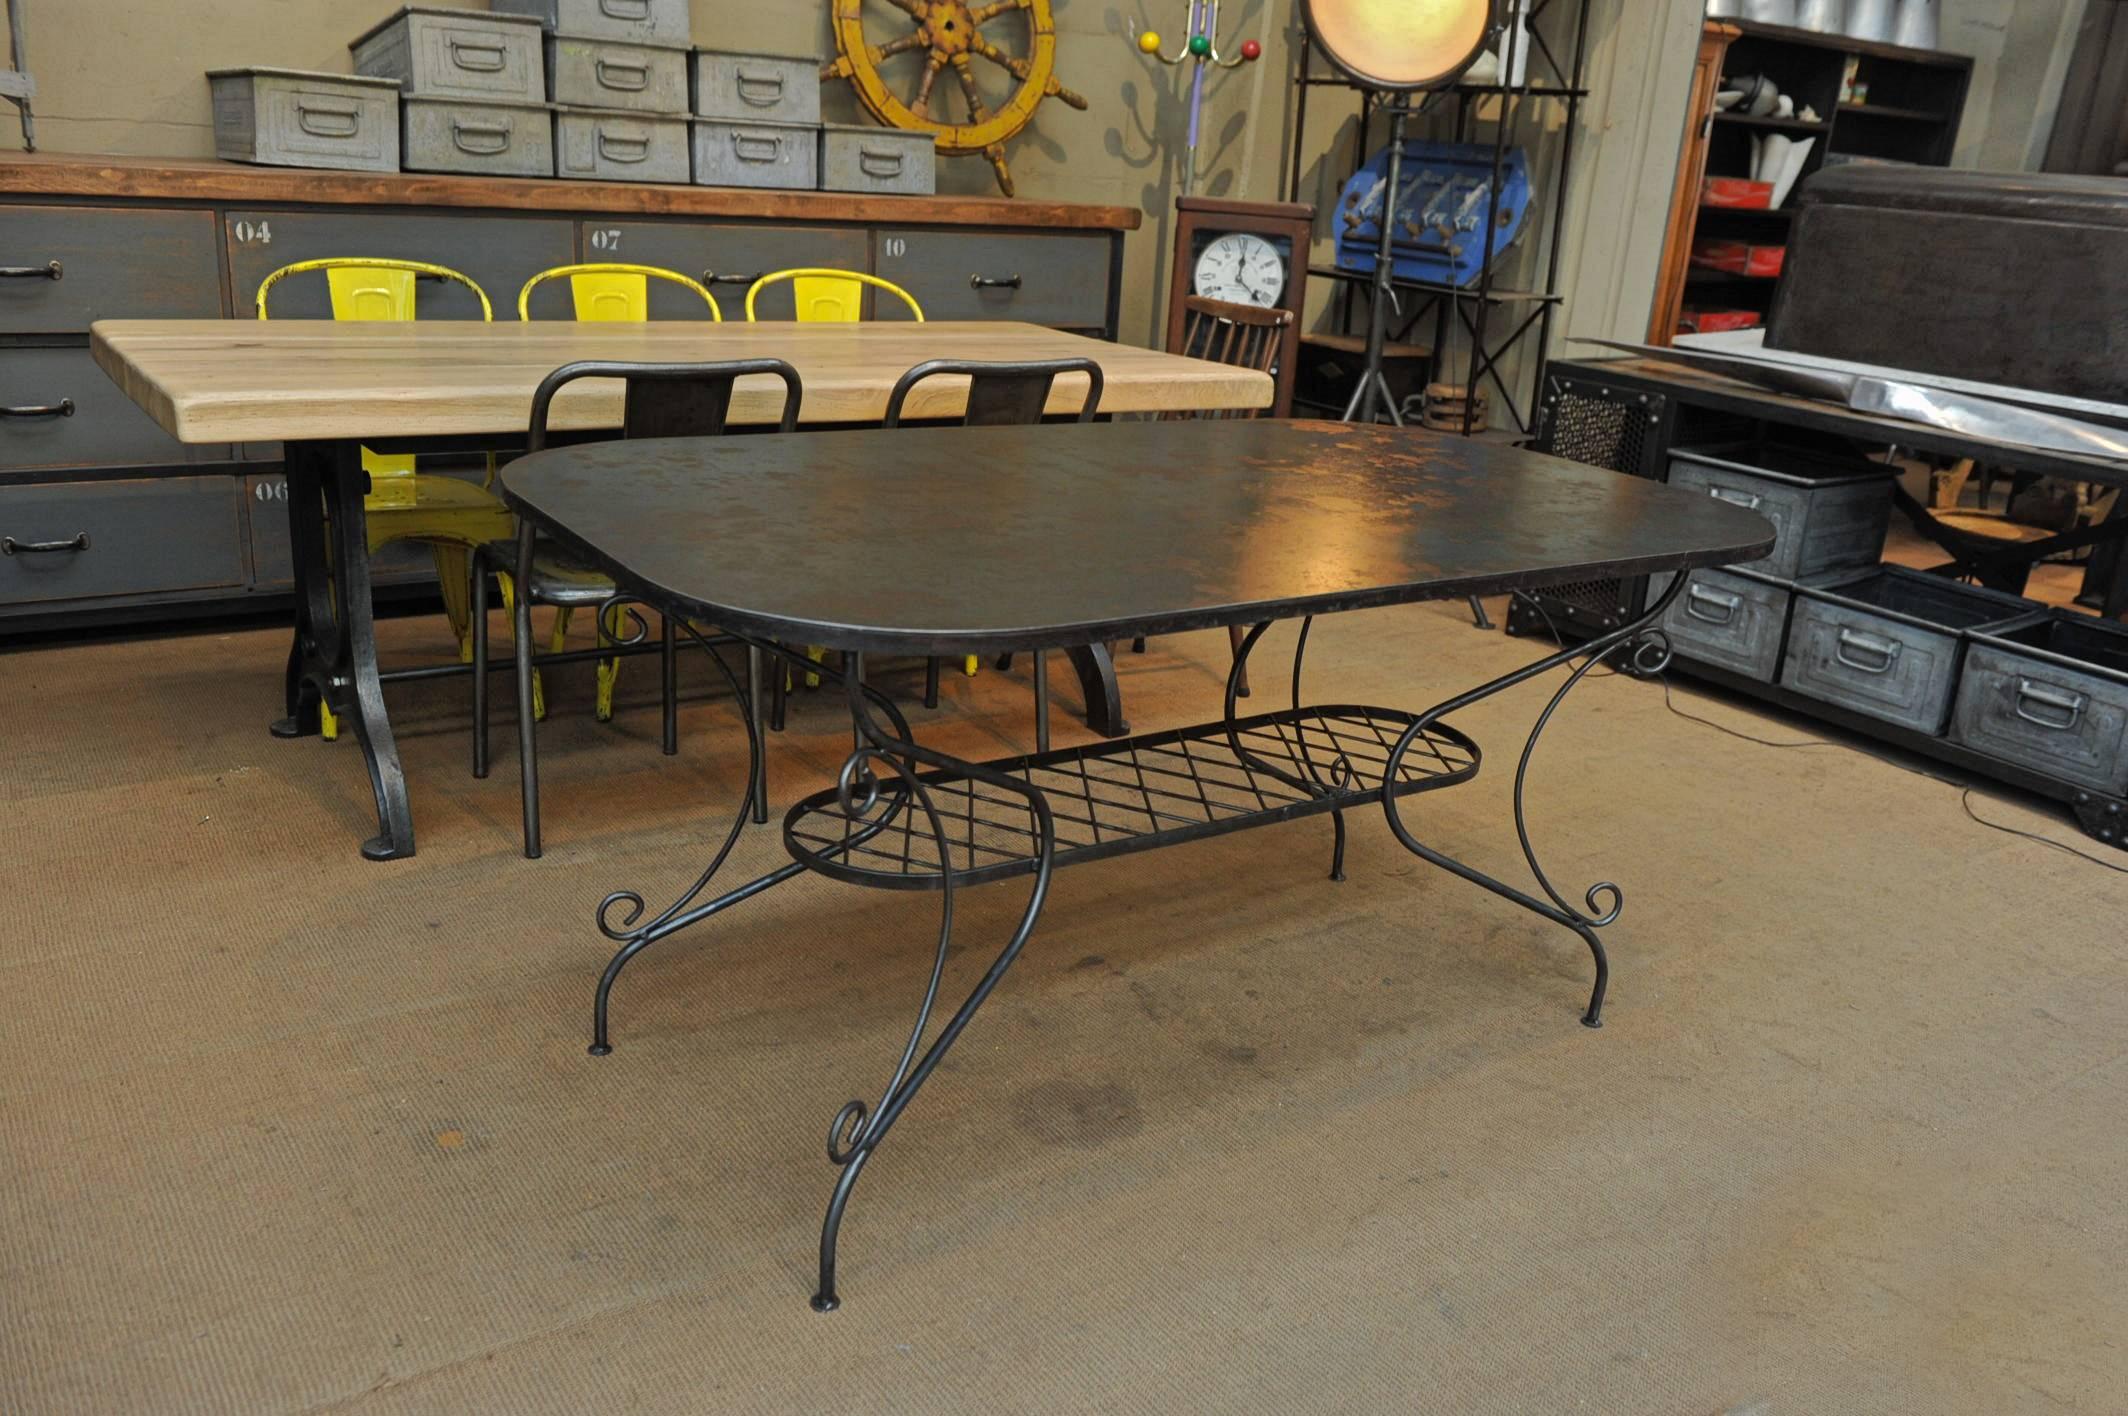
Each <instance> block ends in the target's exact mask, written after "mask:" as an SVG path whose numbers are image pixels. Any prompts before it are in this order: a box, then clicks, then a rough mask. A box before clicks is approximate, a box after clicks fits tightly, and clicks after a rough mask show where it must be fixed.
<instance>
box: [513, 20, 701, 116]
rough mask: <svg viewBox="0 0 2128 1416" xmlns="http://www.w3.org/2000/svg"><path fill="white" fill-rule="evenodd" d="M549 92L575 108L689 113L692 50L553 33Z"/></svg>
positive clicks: (549, 40) (549, 48)
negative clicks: (688, 66)
mask: <svg viewBox="0 0 2128 1416" xmlns="http://www.w3.org/2000/svg"><path fill="white" fill-rule="evenodd" d="M547 92H548V95H549V96H550V97H551V98H553V100H554V101H555V102H556V103H559V104H562V105H564V106H566V107H570V108H625V109H627V110H629V111H630V112H633V113H674V114H684V113H686V112H687V51H686V50H684V49H660V48H655V47H652V46H650V45H642V44H616V43H614V42H613V41H612V40H604V39H586V38H584V37H583V36H581V35H573V34H550V35H548V36H547Z"/></svg>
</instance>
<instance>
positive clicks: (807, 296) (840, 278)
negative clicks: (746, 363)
mask: <svg viewBox="0 0 2128 1416" xmlns="http://www.w3.org/2000/svg"><path fill="white" fill-rule="evenodd" d="M786 280H787V281H789V282H790V283H791V300H792V303H793V307H794V309H795V310H796V312H797V318H798V320H799V322H800V323H802V324H855V323H857V321H858V320H859V319H861V318H863V315H864V288H865V287H866V286H868V285H869V286H871V287H872V288H873V289H874V290H884V291H886V292H887V293H888V294H890V295H893V296H895V297H897V298H898V299H900V301H901V302H902V303H903V304H904V305H907V306H908V307H909V313H910V314H911V315H913V316H915V318H916V322H917V323H918V324H922V323H923V322H924V307H923V306H921V305H919V304H917V303H916V297H915V296H914V295H911V294H910V293H909V292H908V291H906V290H904V289H902V288H901V287H900V286H899V285H896V284H895V283H894V282H893V281H891V280H882V279H881V278H880V277H878V276H876V275H867V274H865V273H864V272H863V271H861V270H837V269H835V268H834V267H832V266H795V267H793V268H792V269H790V270H778V271H771V272H770V273H769V274H767V275H764V276H762V277H761V278H760V279H759V280H756V281H755V282H754V283H753V284H752V285H749V286H748V287H747V288H746V318H747V320H748V321H749V322H753V321H756V320H758V319H759V318H760V317H759V316H758V315H756V314H755V312H754V301H755V299H756V297H758V296H759V295H760V293H761V292H762V291H763V290H765V289H767V288H768V287H769V286H771V285H776V284H780V283H781V282H783V281H786Z"/></svg>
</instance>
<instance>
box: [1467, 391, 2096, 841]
mask: <svg viewBox="0 0 2128 1416" xmlns="http://www.w3.org/2000/svg"><path fill="white" fill-rule="evenodd" d="M1892 443H1898V444H1900V445H1903V446H1905V447H1907V448H1910V449H1917V450H1920V451H1923V452H1928V453H1934V454H1938V455H1944V456H1951V457H1957V456H1983V457H1991V456H1999V455H2000V448H1999V446H1990V445H1987V444H1985V443H1979V442H1976V441H1974V440H1970V439H1967V438H1965V437H1964V435H1962V434H1959V433H1956V432H1952V431H1948V430H1943V429H1934V428H1928V427H1925V426H1922V425H1920V424H1913V423H1896V424H1894V423H1888V422H1886V421H1885V420H1882V419H1877V418H1874V417H1872V416H1871V415H1865V414H1858V413H1854V412H1852V411H1850V410H1847V409H1842V408H1837V407H1832V406H1828V405H1818V404H1811V403H1807V402H1804V401H1802V400H1797V399H1792V398H1787V397H1784V396H1782V395H1776V394H1770V393H1766V392H1764V391H1760V390H1754V389H1751V388H1749V387H1748V386H1745V385H1742V384H1732V383H1728V382H1726V381H1724V380H1720V379H1713V378H1703V377H1700V376H1696V375H1692V374H1691V373H1690V371H1685V372H1683V373H1680V372H1679V371H1677V370H1675V369H1673V368H1670V367H1669V366H1666V365H1660V364H1655V363H1652V362H1651V361H1646V360H1640V359H1624V360H1603V361H1561V362H1558V363H1555V364H1553V365H1552V366H1551V368H1550V370H1549V371H1548V384H1547V388H1546V396H1545V400H1544V418H1543V423H1542V427H1541V431H1540V435H1539V438H1538V441H1537V446H1538V447H1539V449H1540V450H1542V451H1546V452H1550V453H1553V454H1554V455H1556V456H1560V457H1565V458H1569V459H1572V460H1574V461H1578V462H1585V463H1589V464H1591V465H1594V466H1600V467H1607V468H1609V469H1611V470H1612V471H1615V472H1618V473H1621V474H1623V475H1627V476H1637V477H1648V478H1653V479H1657V480H1663V481H1668V482H1669V483H1670V484H1671V485H1673V486H1681V487H1688V488H1693V489H1696V490H1698V491H1700V492H1701V493H1702V494H1704V495H1707V496H1711V497H1715V498H1718V499H1720V500H1723V501H1730V502H1735V503H1737V504H1739V505H1743V506H1748V507H1750V508H1751V509H1753V510H1756V511H1759V512H1761V513H1762V514H1764V515H1765V516H1767V518H1768V519H1769V520H1771V521H1772V522H1773V523H1774V525H1775V527H1776V530H1777V532H1778V537H1777V540H1776V542H1775V547H1774V550H1773V552H1772V554H1771V555H1769V556H1768V557H1766V558H1765V559H1764V560H1761V561H1757V562H1754V563H1752V564H1750V565H1748V566H1734V567H1730V568H1728V569H1726V570H1716V571H1700V572H1698V573H1696V574H1694V575H1693V576H1692V578H1691V580H1690V581H1689V582H1688V584H1687V586H1686V588H1685V592H1684V593H1683V594H1682V595H1680V596H1678V598H1676V599H1675V600H1673V601H1671V603H1670V606H1669V608H1668V609H1667V610H1666V611H1665V612H1664V615H1663V619H1662V624H1661V628H1662V630H1663V632H1664V634H1665V636H1666V637H1667V639H1668V640H1669V643H1670V646H1671V648H1672V649H1673V650H1674V651H1675V658H1674V660H1673V665H1674V667H1675V669H1676V670H1677V671H1678V672H1681V673H1684V674H1688V675H1690V676H1692V677H1695V678H1698V679H1702V680H1705V681H1707V682H1711V683H1714V684H1718V685H1720V686H1721V687H1723V688H1725V689H1728V690H1730V691H1732V692H1735V693H1738V694H1742V695H1745V696H1748V697H1752V698H1756V699H1760V700H1764V701H1767V702H1771V703H1774V704H1777V705H1779V706H1781V707H1783V708H1786V709H1790V710H1792V711H1795V712H1798V713H1802V714H1807V715H1809V716H1811V717H1814V718H1818V719H1821V720H1823V721H1826V722H1829V723H1832V724H1834V725H1836V726H1838V727H1840V728H1843V729H1845V730H1847V731H1850V732H1852V733H1855V734H1858V735H1864V736H1868V737H1872V738H1876V739H1880V740H1882V741H1885V742H1889V743H1892V744H1894V745H1895V746H1897V747H1900V748H1903V749H1905V750H1906V751H1908V752H1911V753H1913V754H1915V755H1917V756H1922V757H1929V758H1934V759H1936V760H1938V761H1943V762H1948V763H1951V764H1952V765H1954V766H1957V767H1960V768H1963V769H1966V770H1968V771H1972V772H1974V773H1976V774H1979V775H1982V776H1987V777H1992V778H1994V779H1996V780H1998V781H2002V782H2006V783H2008V784H2010V785H2012V786H2014V787H2017V788H2019V789H2021V790H2023V791H2027V792H2031V793H2033V794H2035V795H2038V796H2043V797H2047V798H2050V799H2052V800H2055V801H2058V802H2061V803H2063V804H2065V805H2067V806H2068V807H2069V808H2071V810H2073V811H2074V813H2075V815H2076V819H2077V821H2078V823H2079V824H2080V825H2081V826H2082V827H2083V829H2084V831H2085V832H2086V833H2087V834H2088V835H2090V836H2091V837H2092V839H2094V840H2097V841H2100V842H2104V843H2106V844H2109V845H2113V846H2116V847H2122V848H2128V625H2122V624H2116V623H2111V622H2109V621H2107V620H2105V619H2102V618H2093V617H2091V616H2088V615H2082V614H2077V613H2073V612H2066V611H2061V610H2044V609H2042V608H2040V607H2039V606H2038V605H2036V604H2035V603H2033V602H2032V601H2029V600H2026V599H2024V598H2023V597H2021V596H2019V595H2015V594H2008V593H2004V592H2002V591H2000V590H1989V589H1982V588H1980V587H1978V586H1974V585H1967V584H1962V583H1960V582H1959V581H1957V580H1955V579H1952V578H1951V577H1949V576H1948V575H1939V574H1922V573H1919V572H1916V571H1913V570H1908V569H1904V568H1901V567H1898V566H1891V565H1883V564H1880V561H1881V558H1882V549H1883V545H1884V539H1885V531H1886V523H1887V520H1888V516H1889V511H1890V505H1891V501H1892V497H1893V494H1892V490H1891V487H1890V477H1889V469H1886V468H1883V467H1881V466H1873V465H1872V464H1871V463H1869V462H1866V461H1863V460H1861V456H1860V454H1861V452H1862V450H1863V449H1867V448H1881V447H1883V446H1886V445H1889V444H1892ZM2018 459H2019V461H2018V465H2019V466H2020V467H2021V468H2024V469H2025V470H2030V471H2035V472H2045V473H2050V474H2053V475H2059V476H2067V477H2072V478H2073V477H2077V476H2079V475H2083V476H2090V477H2093V478H2103V479H2107V480H2112V481H2116V482H2117V481H2118V480H2119V479H2120V472H2119V469H2118V468H2111V467H2107V466H2104V465H2098V464H2091V463H2088V462H2083V461H2080V460H2077V459H2072V458H2066V457H2064V456H2062V455H2058V454H2052V453H2045V452H2041V451H2038V450H2032V449H2024V450H2020V451H2019V453H2018ZM1910 514H1911V513H1910ZM1668 586H1669V578H1668V577H1666V576H1656V577H1652V578H1641V579H1630V580H1591V581H1584V582H1579V583H1575V584H1568V585H1559V586H1552V587H1549V588H1547V589H1545V590H1542V591H1537V592H1534V593H1531V594H1526V595H1518V596H1517V597H1516V598H1515V599H1514V600H1513V602H1511V604H1510V606H1509V610H1508V621H1507V628H1508V632H1509V633H1510V634H1536V635H1542V636H1544V637H1547V638H1549V637H1553V636H1557V637H1560V638H1562V639H1566V640H1580V639H1588V638H1593V637H1595V636H1596V635H1598V634H1601V633H1603V632H1605V631H1607V630H1611V629H1616V628H1619V627H1621V626H1623V625H1625V624H1628V623H1630V622H1631V621H1633V620H1635V619H1638V618H1639V617H1640V616H1641V615H1643V614H1644V613H1645V612H1646V610H1647V607H1648V606H1649V605H1651V604H1653V603H1654V601H1655V598H1656V597H1657V596H1659V595H1661V594H1662V593H1663V592H1664V591H1665V590H1666V589H1667V588H1668Z"/></svg>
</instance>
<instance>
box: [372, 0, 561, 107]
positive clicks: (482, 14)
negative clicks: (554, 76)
mask: <svg viewBox="0 0 2128 1416" xmlns="http://www.w3.org/2000/svg"><path fill="white" fill-rule="evenodd" d="M540 40H541V32H540V27H539V21H537V20H533V19H527V18H525V17H523V16H519V15H491V14H489V13H487V12H486V11H484V10H444V9H436V8H432V7H430V6H426V5H409V6H407V7H406V8H405V9H404V10H401V11H400V12H399V13H398V14H396V15H393V16H392V17H391V18H390V19H388V20H386V21H384V22H383V23H382V24H380V25H378V26H376V27H375V28H374V29H372V30H370V31H369V32H368V33H367V34H365V35H363V36H362V37H361V38H360V39H358V40H356V41H355V42H354V43H353V44H350V45H349V46H347V47H348V49H349V50H350V51H351V52H352V53H353V55H354V60H355V72H356V73H358V74H366V75H368V76H370V77H371V78H379V79H397V80H398V81H399V86H400V92H401V93H402V94H405V95H408V96H416V95H418V96H420V97H423V98H470V99H476V100H478V99H490V100H501V101H504V102H509V101H513V100H514V101H517V102H523V103H538V102H541V101H542V100H544V99H545V98H546V96H547V73H546V66H545V59H544V57H543V56H542V54H541V46H540Z"/></svg>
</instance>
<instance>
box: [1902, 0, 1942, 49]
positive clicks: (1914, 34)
mask: <svg viewBox="0 0 2128 1416" xmlns="http://www.w3.org/2000/svg"><path fill="white" fill-rule="evenodd" d="M1941 18H1942V17H1941V15H1940V13H1939V11H1938V7H1937V0H1899V18H1898V20H1897V21H1896V22H1895V23H1894V24H1893V25H1892V43H1894V44H1903V45H1905V46H1906V47H1907V48H1909V49H1934V48H1935V47H1936V45H1937V42H1938V41H1939V40H1940V39H1941V37H1942V35H1941Z"/></svg>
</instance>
